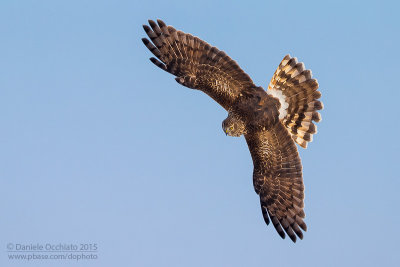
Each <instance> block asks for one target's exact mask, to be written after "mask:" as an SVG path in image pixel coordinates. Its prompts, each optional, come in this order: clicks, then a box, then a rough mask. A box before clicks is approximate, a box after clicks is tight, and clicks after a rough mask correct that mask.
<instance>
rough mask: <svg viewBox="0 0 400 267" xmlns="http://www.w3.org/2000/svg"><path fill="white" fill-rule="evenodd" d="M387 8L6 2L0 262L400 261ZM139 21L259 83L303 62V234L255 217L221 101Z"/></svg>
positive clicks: (394, 57)
mask: <svg viewBox="0 0 400 267" xmlns="http://www.w3.org/2000/svg"><path fill="white" fill-rule="evenodd" d="M399 9H400V6H399V4H398V2H397V1H386V2H385V1H312V2H307V1H292V2H289V1H259V2H251V1H250V2H247V3H245V2H244V1H225V2H214V1H209V0H206V1H201V2H200V1H199V2H196V3H194V2H188V1H148V2H147V3H145V2H135V1H99V0H97V1H85V0H83V1H33V0H32V1H11V0H5V1H1V3H0V114H1V115H0V147H1V149H0V214H1V220H0V236H1V238H0V248H1V250H0V251H1V252H0V265H1V266H69V265H71V266H366V267H367V266H399V262H400V254H399V240H400V230H399V225H400V215H399V203H400V195H399V188H400V179H399V178H400V177H399V174H398V171H397V168H398V166H399V159H400V157H399V150H400V145H399V139H398V135H399V132H400V126H399V115H400V114H399V104H398V103H399V102H398V101H399V98H400V88H399V73H400V64H399V62H400V57H399V47H400V34H399V32H400V19H399V15H398V10H399ZM149 18H152V19H156V18H161V19H163V20H164V21H165V22H166V23H167V24H170V25H173V26H174V27H176V28H178V29H181V30H183V31H185V32H190V33H192V34H194V35H196V36H199V37H200V38H202V39H204V40H206V41H208V42H209V43H211V44H212V45H215V46H217V47H218V48H220V49H222V50H224V51H225V52H227V53H228V54H229V55H230V56H231V57H232V58H233V59H235V60H237V62H238V63H239V65H240V66H241V67H242V68H243V69H244V70H245V71H246V72H247V73H249V75H250V76H251V77H252V79H253V81H254V82H255V83H256V84H258V85H261V86H264V87H266V86H267V84H268V82H269V80H270V78H271V76H272V74H273V72H274V71H275V68H276V67H277V66H278V64H279V62H280V60H281V59H282V58H283V56H284V55H285V54H287V53H290V54H291V55H292V56H296V57H298V58H299V60H301V61H303V62H305V65H306V67H307V68H310V69H312V71H313V74H314V76H315V77H316V78H317V79H318V81H319V83H320V90H321V92H322V101H323V102H324V104H325V109H324V110H323V111H322V118H323V120H322V122H321V123H320V124H319V126H318V134H317V135H316V136H315V138H314V141H313V143H311V144H310V145H309V148H308V149H307V150H304V149H301V148H300V155H301V158H302V162H303V167H304V181H305V185H306V199H305V203H306V210H305V211H306V214H307V218H306V222H307V224H308V231H307V232H306V234H305V238H304V240H303V241H300V242H297V243H296V244H293V243H292V242H291V241H290V240H289V239H286V240H281V239H280V237H279V236H278V234H277V233H276V232H275V229H273V227H272V226H268V227H267V226H266V225H265V224H264V221H263V219H262V216H261V212H260V207H259V202H258V197H257V195H256V194H255V193H254V189H253V185H252V168H253V166H252V162H251V158H250V154H249V152H248V149H247V145H246V143H245V140H244V139H243V138H240V139H238V138H232V137H226V136H225V134H224V133H223V131H222V129H221V122H222V120H223V119H225V117H226V112H225V111H224V110H223V109H222V107H220V106H218V105H217V104H216V103H215V102H213V101H212V100H211V99H210V98H209V97H208V96H206V95H205V94H203V93H201V92H198V91H193V90H190V89H187V88H184V87H182V86H180V85H179V84H177V83H176V82H175V80H174V79H173V77H171V76H170V75H168V74H167V73H165V72H162V71H161V70H159V69H157V68H156V67H155V66H154V65H153V64H152V63H151V62H150V61H149V60H148V58H149V57H150V56H151V53H150V52H149V51H147V49H146V48H145V47H144V45H143V44H142V42H141V40H140V39H141V38H142V37H144V36H145V34H144V32H143V30H142V24H145V23H146V22H147V19H149ZM396 173H397V174H396ZM9 243H13V244H18V243H20V244H30V243H44V244H46V243H74V244H75V243H97V245H98V259H97V260H86V261H85V260H82V261H78V262H74V261H62V260H59V261H57V260H47V261H46V260H41V261H29V262H27V261H22V260H20V261H16V260H14V261H12V260H9V259H8V256H7V255H8V253H7V252H6V250H7V244H9Z"/></svg>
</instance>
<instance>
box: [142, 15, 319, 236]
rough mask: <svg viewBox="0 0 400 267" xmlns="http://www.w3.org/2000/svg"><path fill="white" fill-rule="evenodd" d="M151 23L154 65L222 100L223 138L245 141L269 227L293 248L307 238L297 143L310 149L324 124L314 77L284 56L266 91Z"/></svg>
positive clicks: (234, 67) (219, 56)
mask: <svg viewBox="0 0 400 267" xmlns="http://www.w3.org/2000/svg"><path fill="white" fill-rule="evenodd" d="M149 24H150V27H149V26H147V25H143V28H144V30H145V32H146V34H147V35H148V37H149V38H150V40H151V42H150V41H149V40H148V39H146V38H143V39H142V41H143V43H144V44H145V45H146V47H147V48H148V49H149V50H150V51H151V52H152V53H153V54H154V55H155V56H156V58H154V57H152V58H150V60H151V62H153V63H154V64H155V65H156V66H157V67H159V68H161V69H163V70H165V71H167V72H169V73H171V74H173V75H175V76H176V78H175V80H176V81H177V82H178V83H180V84H182V85H184V86H186V87H189V88H192V89H198V90H201V91H203V92H204V93H206V94H207V95H209V96H210V97H211V98H212V99H214V100H215V101H217V102H218V103H219V104H220V105H221V106H222V107H223V108H224V109H226V110H227V111H228V117H227V118H226V119H225V120H224V121H223V122H222V129H223V130H224V132H225V134H227V135H230V136H241V135H244V137H245V138H246V142H247V145H248V147H249V150H250V154H251V157H252V159H253V164H254V171H253V184H254V189H255V191H256V193H257V194H258V195H259V196H260V203H261V210H262V214H263V217H264V220H265V222H266V223H267V224H269V223H270V221H272V224H273V225H274V227H275V229H276V231H277V232H278V234H279V235H280V236H281V237H282V238H285V232H286V234H287V235H288V236H289V237H290V239H291V240H292V241H293V242H296V235H297V236H298V237H299V238H300V239H303V232H302V231H301V230H303V231H306V230H307V226H306V224H305V223H304V218H305V213H304V211H303V208H304V202H303V201H304V185H303V178H302V165H301V161H300V158H299V154H298V152H297V148H296V145H295V142H296V143H297V144H299V145H300V146H301V147H303V148H306V147H307V142H311V141H312V137H313V134H315V133H316V132H317V129H316V126H315V124H314V123H313V121H314V122H319V121H320V120H321V116H320V114H319V113H318V112H317V110H321V109H322V108H323V105H322V103H321V102H320V101H318V100H317V99H319V98H320V97H321V93H320V92H319V91H317V89H318V82H317V80H316V79H312V78H311V71H310V70H307V69H305V67H304V64H303V63H301V62H298V61H297V59H296V58H292V57H291V56H290V55H287V56H285V57H284V58H283V60H282V62H281V63H280V64H279V66H278V68H277V70H276V71H275V73H274V75H273V76H272V79H271V82H270V83H269V85H268V90H267V91H265V90H264V89H263V88H262V87H259V86H256V85H254V83H253V81H252V80H251V79H250V77H249V75H247V74H246V73H245V72H244V71H243V70H242V69H241V68H240V67H239V66H238V64H237V63H236V62H235V61H234V60H232V59H231V58H230V57H229V56H228V55H226V54H225V53H224V52H223V51H220V50H218V49H217V48H216V47H213V46H210V45H209V44H208V43H206V42H204V41H202V40H200V39H199V38H197V37H195V36H192V35H190V34H187V33H184V32H181V31H177V30H175V29H174V28H173V27H171V26H167V25H166V24H165V23H164V22H163V21H161V20H157V23H155V22H154V21H152V20H149ZM282 228H283V229H282Z"/></svg>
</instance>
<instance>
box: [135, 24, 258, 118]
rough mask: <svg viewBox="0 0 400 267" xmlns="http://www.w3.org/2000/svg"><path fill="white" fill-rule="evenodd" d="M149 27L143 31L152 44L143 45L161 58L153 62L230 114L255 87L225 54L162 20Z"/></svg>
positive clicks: (145, 26) (153, 59) (144, 40)
mask: <svg viewBox="0 0 400 267" xmlns="http://www.w3.org/2000/svg"><path fill="white" fill-rule="evenodd" d="M149 24H150V27H149V26H147V25H143V28H144V30H145V32H146V34H147V35H148V37H149V38H150V40H151V42H150V41H149V40H148V39H146V38H143V39H142V41H143V43H144V44H145V45H146V47H147V48H148V49H149V50H150V51H151V52H152V53H153V55H154V56H155V57H156V58H157V59H156V58H151V59H150V60H151V62H153V63H154V64H155V65H156V66H157V67H159V68H161V69H163V70H165V71H167V72H169V73H171V74H173V75H175V76H177V78H176V80H177V82H178V83H180V84H182V85H184V86H187V87H189V88H192V89H199V90H201V91H203V92H205V93H206V94H208V95H209V96H211V97H212V98H213V99H214V100H215V101H217V102H218V103H219V104H220V105H222V106H223V107H224V108H225V109H226V110H228V109H229V107H230V106H231V105H232V104H233V103H234V102H235V100H236V99H237V97H238V96H239V94H240V93H241V92H242V91H245V90H247V88H252V87H255V85H254V84H253V81H252V80H251V79H250V77H249V75H247V74H246V73H245V72H244V71H243V70H242V69H241V68H240V67H239V65H238V64H237V63H236V62H235V61H234V60H232V59H231V58H230V57H229V56H227V55H226V54H225V53H224V52H223V51H220V50H218V49H217V48H216V47H212V46H210V45H209V44H208V43H206V42H204V41H202V40H200V39H199V38H197V37H194V36H192V35H191V34H186V33H184V32H182V31H177V30H175V29H174V28H173V27H172V26H166V24H165V23H164V22H163V21H161V20H157V23H155V22H154V21H152V20H149Z"/></svg>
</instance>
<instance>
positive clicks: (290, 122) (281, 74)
mask: <svg viewBox="0 0 400 267" xmlns="http://www.w3.org/2000/svg"><path fill="white" fill-rule="evenodd" d="M317 89H318V82H317V80H316V79H313V78H312V74H311V70H307V69H306V68H305V66H304V64H303V63H302V62H298V61H297V58H295V57H294V58H292V57H291V56H290V55H286V56H285V57H284V58H283V60H282V62H281V63H280V64H279V66H278V68H277V69H276V71H275V73H274V75H273V76H272V79H271V82H270V83H269V85H268V90H267V93H268V94H269V95H271V96H273V97H275V98H278V99H279V102H280V104H281V106H280V109H279V119H280V120H281V121H282V123H283V124H284V125H285V126H286V128H287V129H288V131H289V132H290V133H291V135H292V138H293V140H294V141H295V142H296V143H297V144H299V145H300V146H301V147H303V148H307V144H308V142H311V141H312V140H313V134H315V133H317V126H316V125H315V124H314V122H319V121H321V115H320V114H319V113H318V110H321V109H323V104H322V102H321V101H319V100H318V99H319V98H320V97H321V93H320V92H319V91H317Z"/></svg>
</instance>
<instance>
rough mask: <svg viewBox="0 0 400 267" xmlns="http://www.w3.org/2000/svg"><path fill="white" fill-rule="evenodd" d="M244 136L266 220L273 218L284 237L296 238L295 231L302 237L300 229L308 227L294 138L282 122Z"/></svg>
mask: <svg viewBox="0 0 400 267" xmlns="http://www.w3.org/2000/svg"><path fill="white" fill-rule="evenodd" d="M245 137H246V141H247V145H248V146H249V150H250V153H251V156H252V158H253V164H254V172H253V183H254V189H255V191H256V192H257V194H259V195H260V202H261V210H262V213H263V217H264V220H265V222H266V223H267V224H269V222H270V220H271V221H272V224H273V225H274V227H275V229H276V230H277V231H278V233H279V235H280V236H281V237H282V238H285V232H286V233H287V234H288V235H289V237H290V239H292V241H293V242H296V235H297V236H298V237H299V238H300V239H303V233H302V231H301V229H302V230H304V231H306V230H307V226H306V224H305V223H304V221H303V219H304V217H305V214H304V211H303V207H304V202H303V200H304V185H303V178H302V166H301V161H300V158H299V154H298V152H297V148H296V145H295V143H294V141H293V139H292V138H291V136H290V134H289V132H288V131H287V130H286V128H285V126H283V124H282V123H281V122H279V123H277V124H276V125H275V126H274V128H273V129H271V130H268V131H258V132H253V133H250V134H247V135H246V136H245ZM282 227H283V229H282ZM300 228H301V229H300ZM283 230H284V231H283Z"/></svg>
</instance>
